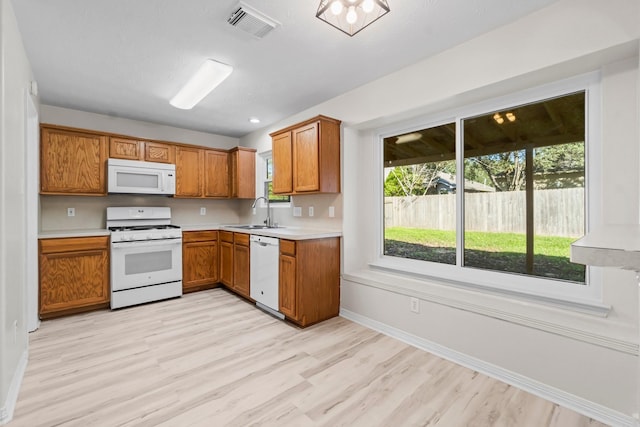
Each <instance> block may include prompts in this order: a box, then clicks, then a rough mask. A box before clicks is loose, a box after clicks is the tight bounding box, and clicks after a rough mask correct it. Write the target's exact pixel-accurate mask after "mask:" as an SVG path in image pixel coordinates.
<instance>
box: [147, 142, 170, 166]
mask: <svg viewBox="0 0 640 427" xmlns="http://www.w3.org/2000/svg"><path fill="white" fill-rule="evenodd" d="M175 157H176V148H175V146H173V145H171V144H164V143H161V142H145V143H144V160H145V161H146V162H156V163H175V161H176V159H175Z"/></svg>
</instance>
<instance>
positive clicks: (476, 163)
mask: <svg viewBox="0 0 640 427" xmlns="http://www.w3.org/2000/svg"><path fill="white" fill-rule="evenodd" d="M585 117H586V92H585V91H579V92H576V93H570V94H565V95H563V96H557V97H552V98H548V99H543V100H538V101H536V102H531V103H526V104H515V105H513V106H510V107H508V108H501V109H499V110H488V111H484V112H482V111H480V112H479V113H478V114H470V115H467V116H462V115H461V116H460V117H458V118H456V119H455V120H452V121H445V122H442V123H439V124H437V125H431V126H426V127H424V128H418V129H415V130H411V131H404V132H400V133H397V134H391V135H389V136H385V137H384V138H383V157H384V166H383V167H384V226H383V230H384V234H383V253H384V255H386V256H391V257H398V258H405V259H412V260H421V261H429V262H432V263H438V264H448V265H452V266H456V267H455V268H460V269H463V270H471V269H480V270H486V271H495V272H502V273H512V274H517V275H523V276H529V277H539V278H548V279H553V280H560V281H564V282H571V283H575V284H584V283H585V282H586V277H585V267H584V266H581V265H577V264H572V263H571V262H570V261H569V255H570V244H571V242H572V241H574V240H576V239H577V238H578V237H580V236H582V235H583V234H584V231H585V211H586V210H585V139H586V129H587V126H586V119H585Z"/></svg>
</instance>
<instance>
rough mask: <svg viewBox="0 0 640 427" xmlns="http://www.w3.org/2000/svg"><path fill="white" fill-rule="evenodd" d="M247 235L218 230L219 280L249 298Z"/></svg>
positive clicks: (249, 258) (249, 257)
mask: <svg viewBox="0 0 640 427" xmlns="http://www.w3.org/2000/svg"><path fill="white" fill-rule="evenodd" d="M249 251H250V249H249V235H248V234H245V233H233V232H231V231H220V282H221V283H222V284H224V285H225V286H226V287H227V288H229V289H230V290H232V291H233V292H235V293H237V294H238V295H241V296H243V297H245V298H247V299H251V296H250V294H251V283H250V270H251V268H250V266H251V264H250V261H251V254H250V253H249Z"/></svg>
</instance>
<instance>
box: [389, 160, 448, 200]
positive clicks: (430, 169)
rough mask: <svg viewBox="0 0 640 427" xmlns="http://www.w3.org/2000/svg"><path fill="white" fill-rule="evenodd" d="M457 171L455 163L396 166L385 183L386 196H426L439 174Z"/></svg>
mask: <svg viewBox="0 0 640 427" xmlns="http://www.w3.org/2000/svg"><path fill="white" fill-rule="evenodd" d="M451 167H453V168H454V170H455V163H453V162H451V161H447V162H432V163H419V164H415V165H408V166H396V167H394V168H392V169H391V170H390V171H389V174H388V175H387V178H386V180H385V183H384V195H385V196H424V195H426V194H427V191H429V188H431V187H432V186H433V185H434V184H435V182H436V180H437V179H438V174H439V173H440V172H444V171H446V170H449V169H451Z"/></svg>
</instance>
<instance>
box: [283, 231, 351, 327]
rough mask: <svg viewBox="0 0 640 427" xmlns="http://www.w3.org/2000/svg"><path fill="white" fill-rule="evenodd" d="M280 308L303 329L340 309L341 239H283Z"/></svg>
mask: <svg viewBox="0 0 640 427" xmlns="http://www.w3.org/2000/svg"><path fill="white" fill-rule="evenodd" d="M279 267H280V268H279V270H280V271H279V277H280V280H279V306H280V307H279V308H280V312H282V314H284V315H285V316H286V317H287V318H288V319H289V320H291V321H292V322H294V323H297V324H298V325H300V326H303V327H305V326H309V325H312V324H314V323H318V322H321V321H323V320H326V319H329V318H331V317H335V316H337V315H338V312H339V310H340V238H339V237H332V238H326V239H313V240H298V241H292V240H283V239H281V240H280V263H279Z"/></svg>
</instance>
